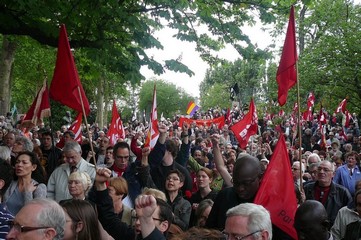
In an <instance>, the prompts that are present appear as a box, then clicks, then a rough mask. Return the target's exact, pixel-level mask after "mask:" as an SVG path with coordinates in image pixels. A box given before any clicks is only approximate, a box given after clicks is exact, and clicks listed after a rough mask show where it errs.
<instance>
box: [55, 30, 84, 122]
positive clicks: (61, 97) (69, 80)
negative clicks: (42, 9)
mask: <svg viewBox="0 0 361 240" xmlns="http://www.w3.org/2000/svg"><path fill="white" fill-rule="evenodd" d="M79 90H80V93H81V95H80V94H79ZM50 97H51V98H52V99H54V100H55V101H58V102H60V103H62V104H64V105H66V106H68V107H70V108H72V109H74V110H76V111H78V112H83V110H82V102H83V105H84V109H85V114H86V115H89V113H90V106H89V102H88V99H87V97H86V96H85V93H84V89H83V86H82V85H81V83H80V80H79V76H78V70H77V69H76V66H75V63H74V58H73V55H72V53H71V51H70V45H69V41H68V36H67V33H66V29H65V25H64V24H63V25H61V28H60V34H59V42H58V54H57V58H56V65H55V70H54V76H53V80H52V81H51V85H50Z"/></svg>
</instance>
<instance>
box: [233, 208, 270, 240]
mask: <svg viewBox="0 0 361 240" xmlns="http://www.w3.org/2000/svg"><path fill="white" fill-rule="evenodd" d="M226 215H227V217H231V216H243V217H248V226H247V228H248V231H249V232H251V233H253V232H256V231H259V230H265V231H267V232H268V234H269V237H268V239H269V240H270V239H272V222H271V216H270V214H269V212H268V211H267V210H266V209H265V208H264V207H263V206H261V205H257V204H254V203H241V204H239V205H237V206H235V207H233V208H231V209H229V210H228V211H227V214H226ZM254 235H255V237H256V239H257V238H259V237H260V235H261V233H255V234H254Z"/></svg>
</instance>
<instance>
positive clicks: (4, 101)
mask: <svg viewBox="0 0 361 240" xmlns="http://www.w3.org/2000/svg"><path fill="white" fill-rule="evenodd" d="M15 49H16V43H15V42H11V41H9V39H8V38H7V36H4V38H3V44H2V48H1V52H0V114H1V115H2V114H5V113H7V112H8V111H9V110H10V92H11V91H10V90H11V89H10V88H11V85H10V82H11V70H12V66H13V63H14V56H15Z"/></svg>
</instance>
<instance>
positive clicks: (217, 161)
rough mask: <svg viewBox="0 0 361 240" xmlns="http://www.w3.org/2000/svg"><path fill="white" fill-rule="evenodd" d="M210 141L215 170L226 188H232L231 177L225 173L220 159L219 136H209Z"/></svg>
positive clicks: (225, 168) (224, 166)
mask: <svg viewBox="0 0 361 240" xmlns="http://www.w3.org/2000/svg"><path fill="white" fill-rule="evenodd" d="M211 140H212V144H213V156H214V159H213V160H214V163H215V164H216V168H217V170H218V172H219V174H221V176H222V178H223V180H224V183H225V184H226V186H227V187H231V186H233V183H232V176H231V174H230V173H229V172H228V171H227V167H226V165H225V164H224V161H223V158H222V153H221V149H220V148H219V135H218V134H213V135H212V136H211Z"/></svg>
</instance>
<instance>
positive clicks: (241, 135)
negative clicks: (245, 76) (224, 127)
mask: <svg viewBox="0 0 361 240" xmlns="http://www.w3.org/2000/svg"><path fill="white" fill-rule="evenodd" d="M230 129H231V130H232V131H233V133H234V136H235V137H236V138H237V140H238V145H239V146H240V147H241V148H242V149H245V148H246V146H247V143H248V139H249V137H250V136H252V135H254V134H257V132H258V117H257V111H256V107H255V105H254V102H253V99H251V102H250V103H249V112H248V113H247V114H246V115H245V116H244V118H243V119H242V120H241V121H239V122H238V123H236V124H234V125H233V126H231V128H230Z"/></svg>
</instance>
